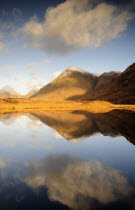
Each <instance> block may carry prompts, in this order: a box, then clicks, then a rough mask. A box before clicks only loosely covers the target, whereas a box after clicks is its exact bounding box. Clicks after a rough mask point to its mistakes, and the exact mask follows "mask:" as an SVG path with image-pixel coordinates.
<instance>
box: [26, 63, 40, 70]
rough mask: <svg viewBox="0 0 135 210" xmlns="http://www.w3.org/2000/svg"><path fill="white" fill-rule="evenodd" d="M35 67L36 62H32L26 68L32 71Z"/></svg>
mask: <svg viewBox="0 0 135 210" xmlns="http://www.w3.org/2000/svg"><path fill="white" fill-rule="evenodd" d="M36 66H37V62H32V63H29V64H28V65H27V66H26V67H27V68H28V69H33V68H35V67H36Z"/></svg>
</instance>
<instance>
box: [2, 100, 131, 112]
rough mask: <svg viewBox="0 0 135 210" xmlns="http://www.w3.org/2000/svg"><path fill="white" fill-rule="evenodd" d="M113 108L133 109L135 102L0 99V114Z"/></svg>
mask: <svg viewBox="0 0 135 210" xmlns="http://www.w3.org/2000/svg"><path fill="white" fill-rule="evenodd" d="M114 109H119V110H130V111H135V104H112V103H110V102H107V101H89V102H88V101H82V102H79V101H78V102H74V101H38V100H37V101H36V100H30V99H0V114H2V113H4V112H8V113H13V112H25V113H28V112H32V111H39V112H41V111H52V112H53V111H75V110H84V111H88V112H92V113H105V112H109V111H111V110H114Z"/></svg>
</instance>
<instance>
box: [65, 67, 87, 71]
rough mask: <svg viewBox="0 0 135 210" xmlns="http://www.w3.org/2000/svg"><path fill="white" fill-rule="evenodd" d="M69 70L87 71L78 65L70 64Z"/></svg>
mask: <svg viewBox="0 0 135 210" xmlns="http://www.w3.org/2000/svg"><path fill="white" fill-rule="evenodd" d="M67 70H69V71H79V72H86V71H85V70H83V69H81V68H79V67H77V66H70V67H69V68H68V69H67Z"/></svg>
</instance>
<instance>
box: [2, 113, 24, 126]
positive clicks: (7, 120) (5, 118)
mask: <svg viewBox="0 0 135 210" xmlns="http://www.w3.org/2000/svg"><path fill="white" fill-rule="evenodd" d="M21 115H22V114H20V113H15V114H14V113H12V114H1V115H0V121H1V122H2V123H4V124H5V125H7V126H8V125H11V124H12V123H13V122H14V121H15V120H16V119H18V118H19V117H20V116H21Z"/></svg>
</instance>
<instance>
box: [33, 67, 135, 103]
mask: <svg viewBox="0 0 135 210" xmlns="http://www.w3.org/2000/svg"><path fill="white" fill-rule="evenodd" d="M30 98H31V99H35V100H48V101H59V100H79V101H86V100H106V101H109V102H112V103H123V104H126V103H128V104H132V103H133V104H134V103H135V63H134V64H132V65H131V66H129V67H128V68H127V69H126V70H125V71H124V72H123V73H120V72H114V71H111V72H108V73H107V72H106V73H103V74H101V75H94V74H92V73H89V72H87V71H84V70H81V69H79V68H77V67H69V68H68V69H67V70H65V71H64V72H63V73H62V74H60V75H59V76H58V77H57V78H56V79H55V80H53V81H52V82H51V83H49V84H47V85H45V86H44V87H43V88H41V89H40V90H39V91H38V92H37V93H36V94H34V95H32V96H31V97H30Z"/></svg>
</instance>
